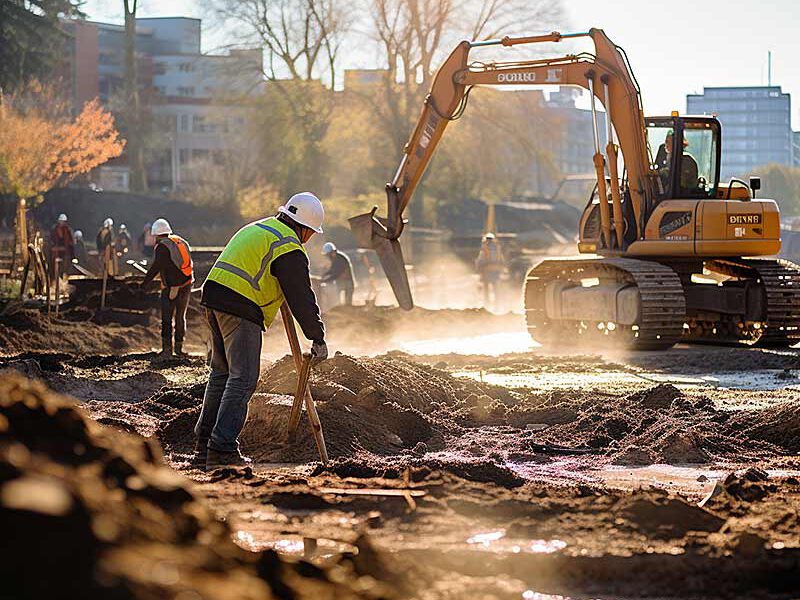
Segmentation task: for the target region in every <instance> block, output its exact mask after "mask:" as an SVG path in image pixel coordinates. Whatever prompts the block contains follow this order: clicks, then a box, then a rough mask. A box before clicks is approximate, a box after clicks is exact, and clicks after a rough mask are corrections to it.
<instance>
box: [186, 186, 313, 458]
mask: <svg viewBox="0 0 800 600" xmlns="http://www.w3.org/2000/svg"><path fill="white" fill-rule="evenodd" d="M323 217H324V210H323V208H322V203H321V202H320V201H319V199H318V198H317V197H316V196H315V195H314V194H311V193H308V192H303V193H300V194H295V195H294V196H292V197H291V198H290V199H289V201H288V202H287V203H286V204H285V205H284V206H281V207H280V208H279V209H278V215H277V216H275V217H269V218H266V219H263V220H261V221H256V222H254V223H250V224H249V225H245V226H244V227H242V228H241V229H240V230H239V231H238V232H236V234H234V236H233V237H232V238H231V239H230V241H229V242H228V244H227V245H226V246H225V249H224V250H223V251H222V254H220V256H219V258H218V259H217V262H216V263H214V266H213V267H212V268H211V272H210V273H209V274H208V279H207V280H206V282H205V284H204V285H203V299H202V304H203V306H205V307H206V318H207V319H208V326H209V328H210V329H211V342H212V347H211V374H210V376H209V378H208V384H207V385H206V391H205V396H204V397H203V408H202V410H201V412H200V418H199V419H198V421H197V425H196V427H195V434H196V435H197V443H196V446H195V454H194V459H193V461H192V464H193V465H194V466H196V467H204V466H205V467H206V468H207V469H213V468H217V467H220V466H225V465H243V464H247V463H248V462H250V460H249V459H248V458H246V457H244V456H243V455H242V453H241V452H240V450H239V434H240V433H241V431H242V428H243V427H244V423H245V420H246V419H247V410H248V404H249V402H250V398H251V396H252V395H253V392H255V389H256V384H257V383H258V376H259V369H260V363H261V333H262V331H264V330H265V329H266V328H267V327H269V326H270V324H271V323H272V321H273V320H274V319H275V316H276V315H277V313H278V310H279V309H280V306H281V304H283V302H284V299H285V300H286V302H287V304H288V305H289V308H290V309H291V311H292V314H293V315H294V317H295V319H297V322H298V323H299V324H300V327H301V329H302V330H303V333H304V334H305V336H306V338H308V339H309V340H311V341H312V342H313V344H312V346H311V354H312V355H313V357H314V359H313V360H314V362H319V361H322V360H325V359H326V358H327V357H328V348H327V346H326V345H325V327H324V326H323V324H322V320H321V319H320V312H319V307H318V306H317V299H316V296H314V292H313V290H312V289H311V278H310V274H309V265H308V256H307V255H306V250H305V248H304V247H303V244H305V243H306V242H308V240H309V239H311V236H313V235H314V233H322V220H323Z"/></svg>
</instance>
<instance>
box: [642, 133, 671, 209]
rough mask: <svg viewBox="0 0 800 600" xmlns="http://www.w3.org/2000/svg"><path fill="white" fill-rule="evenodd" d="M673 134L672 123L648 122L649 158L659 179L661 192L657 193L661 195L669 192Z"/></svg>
mask: <svg viewBox="0 0 800 600" xmlns="http://www.w3.org/2000/svg"><path fill="white" fill-rule="evenodd" d="M673 135H674V133H673V128H672V125H669V126H667V125H662V124H660V123H648V126H647V141H648V144H649V146H650V160H651V162H652V165H653V169H654V170H655V171H656V173H658V178H659V180H660V181H661V193H660V194H659V195H660V196H662V197H664V196H665V195H667V194H668V193H669V183H670V180H671V177H670V173H671V167H672V158H671V157H672V136H673Z"/></svg>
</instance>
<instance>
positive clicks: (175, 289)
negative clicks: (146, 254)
mask: <svg viewBox="0 0 800 600" xmlns="http://www.w3.org/2000/svg"><path fill="white" fill-rule="evenodd" d="M152 232H153V235H154V236H155V238H156V245H155V252H154V258H153V264H151V265H150V268H149V269H148V270H147V274H146V275H145V276H144V281H143V282H142V287H146V286H147V285H148V284H149V283H150V282H151V281H152V280H153V278H155V276H156V275H158V276H159V277H160V279H161V352H160V353H159V355H158V356H159V358H162V359H166V358H170V357H172V352H173V348H174V351H175V354H176V355H177V356H181V357H183V356H186V353H185V352H184V351H183V339H184V337H186V309H187V308H188V307H189V298H190V296H191V294H192V283H193V282H194V265H193V264H192V249H191V247H189V244H188V243H187V242H186V240H185V239H183V238H182V237H181V236H179V235H175V233H173V231H172V227H170V224H169V223H168V222H167V220H166V219H156V220H155V221H154V222H153V226H152ZM173 319H174V320H175V328H174V331H175V345H174V346H173V344H172V332H173V327H172V321H173Z"/></svg>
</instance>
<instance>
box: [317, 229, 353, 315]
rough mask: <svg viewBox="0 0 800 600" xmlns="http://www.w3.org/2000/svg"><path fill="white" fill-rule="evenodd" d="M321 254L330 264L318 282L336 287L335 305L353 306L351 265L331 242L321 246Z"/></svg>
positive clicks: (345, 256)
mask: <svg viewBox="0 0 800 600" xmlns="http://www.w3.org/2000/svg"><path fill="white" fill-rule="evenodd" d="M322 254H323V255H325V256H327V257H328V258H329V259H330V261H331V264H330V266H329V267H328V270H327V271H326V273H325V274H324V275H323V276H322V278H321V279H320V282H321V283H327V284H333V285H335V286H336V300H337V302H336V303H337V304H345V305H346V306H353V287H354V284H353V264H352V263H351V262H350V259H349V258H348V257H347V255H346V254H344V253H343V252H339V250H338V249H337V248H336V245H335V244H334V243H333V242H327V243H326V244H325V245H324V246H322ZM342 296H344V300H343V299H342Z"/></svg>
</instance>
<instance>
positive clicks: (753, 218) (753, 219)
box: [728, 214, 761, 225]
mask: <svg viewBox="0 0 800 600" xmlns="http://www.w3.org/2000/svg"><path fill="white" fill-rule="evenodd" d="M760 223H761V215H758V214H756V215H728V225H759V224H760Z"/></svg>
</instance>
